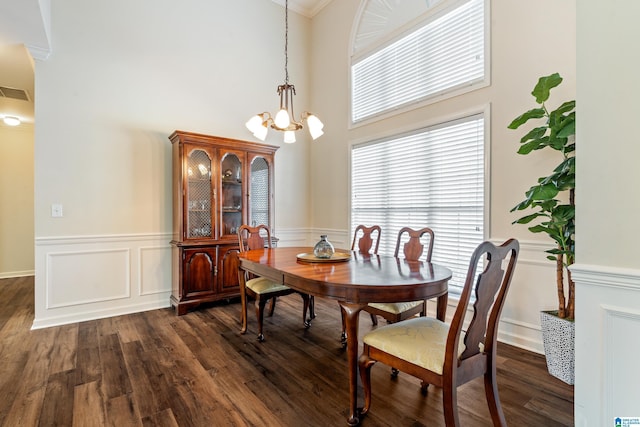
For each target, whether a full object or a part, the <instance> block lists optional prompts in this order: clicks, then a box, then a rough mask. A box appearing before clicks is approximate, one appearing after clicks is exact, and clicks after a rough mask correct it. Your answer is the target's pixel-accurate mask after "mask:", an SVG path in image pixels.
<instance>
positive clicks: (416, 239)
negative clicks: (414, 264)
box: [393, 227, 434, 262]
mask: <svg viewBox="0 0 640 427" xmlns="http://www.w3.org/2000/svg"><path fill="white" fill-rule="evenodd" d="M403 234H408V235H409V241H407V242H406V243H405V244H404V245H403V246H402V254H403V255H404V258H405V259H406V260H408V261H418V260H419V259H420V257H421V256H422V253H423V252H424V244H423V243H422V237H423V236H424V235H425V234H428V235H429V246H428V249H427V258H426V260H427V262H431V255H432V254H433V238H434V234H433V230H432V229H430V228H429V227H425V228H421V229H420V230H414V229H412V228H409V227H403V228H402V229H401V230H400V231H399V232H398V241H397V242H396V251H395V252H394V254H393V256H395V257H398V254H399V253H400V245H401V243H402V239H403Z"/></svg>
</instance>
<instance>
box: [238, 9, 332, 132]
mask: <svg viewBox="0 0 640 427" xmlns="http://www.w3.org/2000/svg"><path fill="white" fill-rule="evenodd" d="M284 10H285V14H284V16H285V18H284V22H285V33H284V34H285V36H284V73H285V79H284V84H281V85H279V86H278V95H279V96H280V108H279V109H278V112H277V113H276V114H275V116H271V114H270V113H268V112H264V113H259V114H256V115H255V116H253V117H251V118H250V119H249V121H247V123H246V124H245V125H246V126H247V129H249V131H251V133H252V134H253V136H255V137H256V138H258V139H259V140H260V141H264V140H265V138H266V137H267V133H268V131H269V128H271V129H275V130H277V131H280V132H284V142H286V143H294V142H296V131H299V130H300V129H302V128H303V127H304V126H303V122H305V121H306V124H307V127H308V128H309V133H310V134H311V138H313V139H314V140H315V139H317V138H318V137H320V136H322V134H323V133H324V132H323V131H322V128H323V127H324V124H323V123H322V122H321V121H320V119H319V118H318V116H316V115H314V114H312V113H309V112H307V111H304V112H303V113H302V114H301V115H300V118H299V119H296V116H295V114H294V110H293V97H294V95H295V94H296V87H295V86H294V85H292V84H289V70H288V64H289V54H288V51H287V49H288V44H289V0H286V1H285V6H284Z"/></svg>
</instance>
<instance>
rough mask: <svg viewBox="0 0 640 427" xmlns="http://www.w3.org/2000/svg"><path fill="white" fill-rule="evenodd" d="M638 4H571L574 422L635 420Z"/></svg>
mask: <svg viewBox="0 0 640 427" xmlns="http://www.w3.org/2000/svg"><path fill="white" fill-rule="evenodd" d="M638 16H640V3H638V2H637V1H634V0H619V1H616V2H601V1H594V0H584V1H580V2H578V7H577V17H578V27H577V36H578V49H577V52H578V54H577V64H578V70H579V72H578V96H577V105H578V112H579V118H578V120H577V122H576V123H577V130H576V137H577V140H578V144H579V145H578V158H577V159H578V160H577V171H576V177H577V184H576V187H577V191H576V202H577V205H576V206H577V211H576V260H577V264H576V265H575V267H574V269H573V271H574V278H575V280H576V289H577V290H576V295H577V298H576V383H575V385H576V388H575V424H576V426H581V427H582V426H594V427H600V426H613V425H614V422H613V420H614V418H615V417H625V416H626V417H637V418H640V404H639V402H640V383H639V382H638V378H640V365H639V364H638V357H637V355H638V353H640V341H639V340H638V336H640V268H639V266H638V250H637V243H636V241H637V236H638V235H639V234H640V221H638V215H637V212H638V210H639V209H640V198H638V194H637V193H638V191H637V184H638V182H640V168H638V166H637V161H638V158H640V144H638V141H637V139H638V138H637V133H638V131H637V122H638V116H639V115H640V106H638V99H639V98H640V84H639V83H638V76H637V74H638V73H637V69H638V67H639V66H640V56H639V55H638V48H637V40H638V38H639V37H640V28H639V27H638V25H637V18H638Z"/></svg>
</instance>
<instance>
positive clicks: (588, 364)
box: [571, 264, 640, 427]
mask: <svg viewBox="0 0 640 427" xmlns="http://www.w3.org/2000/svg"><path fill="white" fill-rule="evenodd" d="M571 271H572V274H573V279H574V281H575V282H576V382H575V398H574V402H575V403H574V411H575V425H576V426H578V427H587V426H593V427H601V426H613V425H614V421H613V420H614V418H615V417H637V418H640V403H639V402H640V363H638V355H639V354H640V338H639V337H640V270H635V269H619V268H613V267H607V266H597V265H596V266H594V265H584V264H582V265H578V264H575V265H574V266H573V267H572V268H571Z"/></svg>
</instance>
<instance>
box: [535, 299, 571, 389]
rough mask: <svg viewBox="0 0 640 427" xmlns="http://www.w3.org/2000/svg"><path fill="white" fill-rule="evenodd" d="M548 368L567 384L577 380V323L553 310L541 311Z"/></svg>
mask: <svg viewBox="0 0 640 427" xmlns="http://www.w3.org/2000/svg"><path fill="white" fill-rule="evenodd" d="M540 324H541V326H542V342H543V344H544V354H545V356H546V359H547V369H548V370H549V373H550V374H551V375H553V376H554V377H556V378H558V379H560V380H562V381H564V382H565V383H567V384H571V385H573V384H574V381H575V368H574V366H575V323H574V322H573V321H570V320H566V319H561V318H559V317H557V316H555V315H554V314H551V312H547V311H542V312H540Z"/></svg>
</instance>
